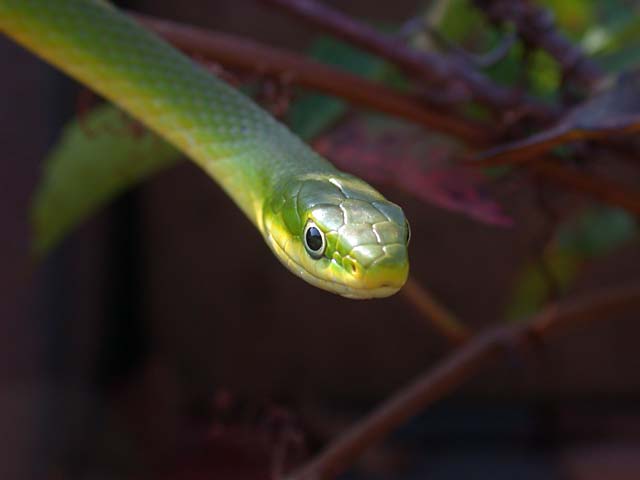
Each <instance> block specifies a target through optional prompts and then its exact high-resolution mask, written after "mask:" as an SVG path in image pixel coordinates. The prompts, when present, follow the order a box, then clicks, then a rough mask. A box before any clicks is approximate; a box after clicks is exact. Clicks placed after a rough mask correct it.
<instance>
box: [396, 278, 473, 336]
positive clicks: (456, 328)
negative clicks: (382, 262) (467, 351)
mask: <svg viewBox="0 0 640 480" xmlns="http://www.w3.org/2000/svg"><path fill="white" fill-rule="evenodd" d="M400 294H401V295H403V296H404V298H406V299H407V301H408V302H409V303H411V304H412V305H413V306H414V307H415V309H416V310H417V311H418V312H420V314H421V315H422V317H424V318H425V319H427V320H428V321H429V323H430V325H431V326H432V327H433V328H435V330H436V331H437V332H438V333H439V334H441V335H442V336H443V337H445V338H446V339H447V340H448V341H449V343H450V344H451V345H453V346H456V345H460V344H462V343H464V342H466V341H467V340H469V338H471V330H470V329H469V328H467V327H466V326H465V325H464V324H463V323H462V322H461V321H460V320H459V319H458V318H457V317H456V316H455V315H454V314H453V313H452V312H451V311H450V310H449V309H448V308H447V307H445V306H444V305H443V304H442V303H440V301H438V299H437V298H436V297H435V296H434V295H433V294H432V293H431V292H430V291H429V290H427V289H426V288H424V287H423V286H422V285H420V284H419V283H418V282H417V281H416V280H415V279H414V278H413V277H409V280H407V283H406V284H405V286H404V287H402V290H400Z"/></svg>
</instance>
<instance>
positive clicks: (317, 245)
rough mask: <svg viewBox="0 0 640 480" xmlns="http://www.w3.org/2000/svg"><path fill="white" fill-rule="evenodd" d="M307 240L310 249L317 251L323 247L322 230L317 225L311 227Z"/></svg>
mask: <svg viewBox="0 0 640 480" xmlns="http://www.w3.org/2000/svg"><path fill="white" fill-rule="evenodd" d="M305 239H306V241H307V246H308V247H309V249H310V250H313V251H314V252H317V251H318V250H320V249H321V248H322V243H323V242H322V235H321V234H320V231H319V230H318V229H317V228H316V227H310V228H309V229H308V230H307V235H306V237H305Z"/></svg>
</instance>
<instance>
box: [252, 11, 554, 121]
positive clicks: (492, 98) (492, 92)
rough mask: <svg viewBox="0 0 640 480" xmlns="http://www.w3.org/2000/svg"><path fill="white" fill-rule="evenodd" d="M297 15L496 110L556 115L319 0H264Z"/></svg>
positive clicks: (546, 116)
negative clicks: (455, 86) (461, 89)
mask: <svg viewBox="0 0 640 480" xmlns="http://www.w3.org/2000/svg"><path fill="white" fill-rule="evenodd" d="M263 2H264V3H266V4H268V5H273V6H276V7H279V8H281V9H282V10H284V11H286V12H287V13H290V14H292V15H295V16H297V17H298V18H301V19H303V20H305V21H307V22H309V23H311V24H313V25H315V26H316V27H318V28H321V29H322V30H325V31H327V32H329V33H331V34H333V35H335V36H337V37H339V38H342V39H344V40H346V41H347V42H349V43H352V44H354V45H357V46H359V47H361V48H363V49H364V50H367V51H370V52H371V53H374V54H376V55H379V56H380V57H382V58H385V59H387V60H389V61H390V62H391V63H393V64H394V65H396V66H397V67H399V68H401V69H403V70H404V71H405V72H407V73H408V74H409V75H410V76H412V77H414V78H417V79H419V80H422V81H424V82H426V83H427V84H436V85H439V86H440V87H444V86H447V87H451V86H452V85H456V84H457V86H458V87H460V88H463V89H466V90H467V91H468V93H469V95H468V96H470V97H471V98H473V99H475V100H477V101H479V102H480V103H483V104H484V105H485V106H487V107H489V108H491V109H492V110H495V111H500V112H503V113H504V112H505V111H507V110H511V109H515V108H518V110H519V111H526V112H527V113H529V114H530V115H534V116H536V117H537V118H538V119H540V120H546V119H549V118H553V117H554V113H555V112H554V111H553V109H551V108H550V107H547V106H545V105H543V104H541V103H539V102H537V101H535V100H534V99H532V98H529V97H527V96H526V95H524V94H523V93H522V92H520V91H517V90H513V89H510V88H507V87H502V86H499V85H497V84H496V83H493V82H492V81H491V80H490V79H488V78H487V77H486V76H484V75H482V74H481V73H479V72H477V71H476V70H474V69H473V68H471V67H470V66H469V65H468V64H467V63H465V62H458V61H455V60H454V59H452V58H449V57H445V56H442V55H438V54H435V53H431V52H422V51H419V50H415V49H411V48H408V47H407V45H405V43H404V42H403V40H402V39H400V38H396V37H389V36H385V35H383V34H381V33H380V32H379V31H377V30H376V29H374V28H372V27H370V26H368V25H366V24H364V23H361V22H358V21H356V20H355V19H353V18H351V17H349V16H347V15H344V14H343V13H341V12H339V11H337V10H334V9H332V8H330V7H328V6H326V5H324V4H321V3H319V2H316V1H315V0H263Z"/></svg>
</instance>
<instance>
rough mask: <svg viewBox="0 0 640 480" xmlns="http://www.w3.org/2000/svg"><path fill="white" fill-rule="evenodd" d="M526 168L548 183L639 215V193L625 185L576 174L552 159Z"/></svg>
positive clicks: (541, 160)
mask: <svg viewBox="0 0 640 480" xmlns="http://www.w3.org/2000/svg"><path fill="white" fill-rule="evenodd" d="M527 167H528V168H529V169H531V171H532V172H534V173H535V174H536V175H539V176H541V177H543V178H544V179H546V180H547V181H549V182H553V183H556V184H558V185H562V186H564V187H568V188H570V189H571V190H573V191H577V192H582V193H584V194H586V195H588V196H590V197H591V198H595V199H597V200H599V201H601V202H603V203H606V204H609V205H615V206H618V207H621V208H624V209H625V210H627V211H628V212H631V213H633V214H635V215H640V192H637V191H632V190H629V188H628V187H627V186H626V185H622V184H620V183H618V182H614V181H612V180H607V179H605V178H601V177H596V176H593V175H589V174H586V173H581V172H578V171H577V170H574V169H572V168H570V167H566V166H564V165H562V164H561V163H560V160H559V159H554V158H548V159H540V160H538V161H537V162H535V163H531V164H529V165H528V166H527Z"/></svg>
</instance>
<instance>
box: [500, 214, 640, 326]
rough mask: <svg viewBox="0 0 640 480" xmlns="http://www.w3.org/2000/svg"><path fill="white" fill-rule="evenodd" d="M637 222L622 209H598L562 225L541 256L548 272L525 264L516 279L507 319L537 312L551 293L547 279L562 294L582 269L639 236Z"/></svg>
mask: <svg viewBox="0 0 640 480" xmlns="http://www.w3.org/2000/svg"><path fill="white" fill-rule="evenodd" d="M638 231H639V228H638V222H637V220H636V219H635V217H633V216H632V215H630V214H628V213H627V212H625V211H624V210H621V209H616V208H609V207H597V208H595V207H594V208H591V209H588V210H586V211H585V212H583V213H582V214H581V215H579V216H578V217H576V218H574V219H573V220H571V221H569V222H567V223H565V224H564V225H562V226H561V227H560V228H559V229H558V231H557V232H556V235H555V238H554V241H552V242H551V244H550V245H549V247H548V248H547V249H546V250H545V252H544V253H543V255H542V261H543V262H544V265H546V269H547V272H546V274H545V272H544V271H543V269H542V266H541V265H540V264H537V263H528V264H527V265H525V267H524V269H523V270H522V272H521V273H520V274H519V276H518V279H517V280H516V283H515V287H514V289H513V294H512V297H511V301H510V302H509V305H508V307H507V312H506V316H507V318H508V319H510V320H517V319H523V318H526V317H528V316H530V315H533V314H534V313H535V312H537V311H538V310H539V309H540V308H541V307H542V306H543V305H544V304H545V303H546V302H547V301H548V300H549V299H550V296H551V294H552V291H551V285H550V284H549V283H550V282H549V276H551V277H552V278H553V283H554V284H555V287H557V289H558V293H563V292H565V291H566V290H567V289H568V288H569V287H570V286H571V284H572V282H573V281H574V280H575V279H576V277H577V276H578V275H579V273H580V271H581V270H582V268H583V267H584V266H585V265H586V264H587V263H588V262H589V261H593V260H594V259H597V258H600V257H604V256H606V255H609V254H610V253H612V252H613V251H615V250H616V249H617V248H619V247H621V246H622V245H624V244H625V243H627V242H628V241H630V240H631V239H633V238H635V237H637V235H638Z"/></svg>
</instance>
